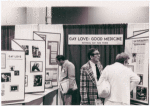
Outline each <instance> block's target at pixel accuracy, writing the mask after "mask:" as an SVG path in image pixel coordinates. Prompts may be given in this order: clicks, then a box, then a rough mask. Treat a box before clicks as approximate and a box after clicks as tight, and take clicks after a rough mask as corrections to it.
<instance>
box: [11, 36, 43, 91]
mask: <svg viewBox="0 0 150 106" xmlns="http://www.w3.org/2000/svg"><path fill="white" fill-rule="evenodd" d="M14 41H16V42H17V43H18V44H20V45H24V46H23V47H24V48H25V47H26V48H27V52H26V55H25V56H26V65H25V66H26V76H25V77H24V80H25V93H32V92H44V84H45V41H44V40H43V39H42V38H41V40H40V37H38V40H36V39H34V40H20V39H14Z"/></svg>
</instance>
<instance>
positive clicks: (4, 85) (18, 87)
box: [1, 42, 25, 101]
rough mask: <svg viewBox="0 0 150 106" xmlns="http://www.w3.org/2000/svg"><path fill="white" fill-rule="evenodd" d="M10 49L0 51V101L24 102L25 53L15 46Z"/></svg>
mask: <svg viewBox="0 0 150 106" xmlns="http://www.w3.org/2000/svg"><path fill="white" fill-rule="evenodd" d="M13 43H15V42H13ZM16 46H17V47H16ZM15 48H20V50H15ZM12 49H13V51H1V101H15V100H24V92H25V89H24V87H25V85H24V77H25V52H24V50H23V49H22V48H21V47H19V45H17V44H12ZM18 79H19V80H18Z"/></svg>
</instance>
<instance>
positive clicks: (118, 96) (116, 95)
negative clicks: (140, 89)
mask: <svg viewBox="0 0 150 106" xmlns="http://www.w3.org/2000/svg"><path fill="white" fill-rule="evenodd" d="M101 77H105V78H106V79H107V80H108V81H109V83H110V86H111V93H110V96H109V97H108V98H106V100H109V101H113V102H121V103H123V104H130V81H137V80H138V76H137V75H136V74H135V73H133V72H132V70H131V69H129V68H127V67H125V66H124V65H123V64H121V63H118V62H116V63H114V64H112V65H109V66H107V67H106V68H105V69H104V71H103V73H102V76H101Z"/></svg>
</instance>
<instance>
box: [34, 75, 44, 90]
mask: <svg viewBox="0 0 150 106" xmlns="http://www.w3.org/2000/svg"><path fill="white" fill-rule="evenodd" d="M33 84H34V85H33V86H34V87H37V86H42V75H34V83H33Z"/></svg>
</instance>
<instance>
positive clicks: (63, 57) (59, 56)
mask: <svg viewBox="0 0 150 106" xmlns="http://www.w3.org/2000/svg"><path fill="white" fill-rule="evenodd" d="M56 59H57V60H58V61H60V60H66V58H65V56H63V55H57V57H56Z"/></svg>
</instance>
